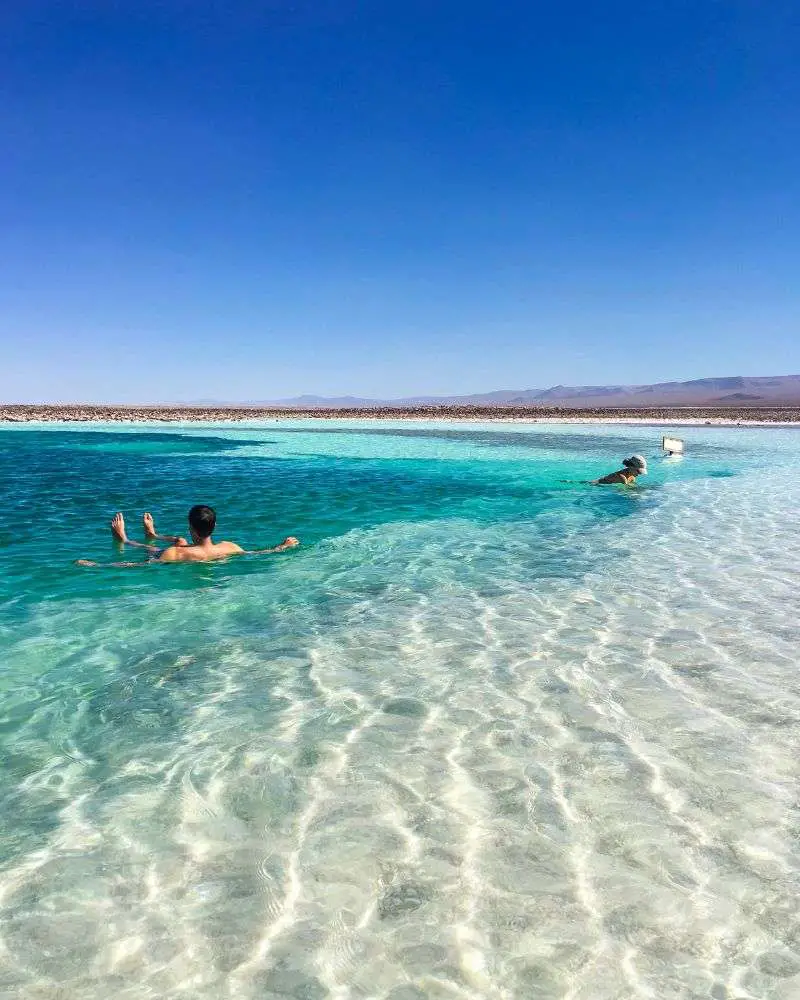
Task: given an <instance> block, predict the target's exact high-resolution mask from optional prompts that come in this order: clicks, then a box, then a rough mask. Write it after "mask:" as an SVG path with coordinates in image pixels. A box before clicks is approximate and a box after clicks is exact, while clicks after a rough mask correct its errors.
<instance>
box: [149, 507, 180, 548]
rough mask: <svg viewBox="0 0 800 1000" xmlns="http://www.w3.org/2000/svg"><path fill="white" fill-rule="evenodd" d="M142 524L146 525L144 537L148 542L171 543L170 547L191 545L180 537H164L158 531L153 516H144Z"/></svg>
mask: <svg viewBox="0 0 800 1000" xmlns="http://www.w3.org/2000/svg"><path fill="white" fill-rule="evenodd" d="M142 524H143V525H144V537H145V538H147V539H148V541H152V540H154V539H155V540H157V541H159V542H169V544H170V545H188V544H189V543H188V542H187V541H186V539H185V538H182V537H181V536H180V535H162V534H160V533H159V532H158V531H156V526H155V522H154V521H153V515H152V514H149V513H146V514H142Z"/></svg>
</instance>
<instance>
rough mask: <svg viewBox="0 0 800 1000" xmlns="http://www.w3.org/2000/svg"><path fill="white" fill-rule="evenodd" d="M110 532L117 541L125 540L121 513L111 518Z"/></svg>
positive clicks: (123, 519) (126, 537) (126, 539)
mask: <svg viewBox="0 0 800 1000" xmlns="http://www.w3.org/2000/svg"><path fill="white" fill-rule="evenodd" d="M111 534H112V535H113V536H114V538H116V540H117V541H118V542H127V541H128V536H127V535H126V534H125V518H124V517H123V516H122V514H115V515H114V516H113V517H112V519H111Z"/></svg>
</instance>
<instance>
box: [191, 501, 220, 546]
mask: <svg viewBox="0 0 800 1000" xmlns="http://www.w3.org/2000/svg"><path fill="white" fill-rule="evenodd" d="M216 524H217V515H216V512H215V511H214V508H213V507H207V506H206V505H205V504H204V503H198V504H195V505H194V507H192V509H191V510H190V511H189V528H190V530H191V532H192V537H193V538H194V540H195V541H196V542H202V541H203V540H204V539H205V538H209V537H210V536H211V533H212V532H213V530H214V528H215V527H216Z"/></svg>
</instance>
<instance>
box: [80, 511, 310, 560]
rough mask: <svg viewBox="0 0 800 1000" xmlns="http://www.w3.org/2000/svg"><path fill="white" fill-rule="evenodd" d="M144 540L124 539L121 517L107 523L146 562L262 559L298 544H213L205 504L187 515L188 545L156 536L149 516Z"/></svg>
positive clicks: (213, 519) (211, 514)
mask: <svg viewBox="0 0 800 1000" xmlns="http://www.w3.org/2000/svg"><path fill="white" fill-rule="evenodd" d="M142 524H143V525H144V533H145V537H146V538H147V539H148V541H147V542H135V541H133V540H132V539H130V538H128V535H127V532H126V530H125V518H124V517H123V516H122V514H115V515H114V517H113V519H112V521H111V533H112V535H113V536H114V538H115V539H116V540H117V541H118V542H119V543H120V544H121V545H132V546H133V547H134V548H138V549H146V550H147V551H148V552H150V553H151V556H152V558H151V559H150V560H149V561H150V562H159V563H176V562H212V561H214V560H217V559H227V557H228V556H239V555H266V554H267V553H271V552H285V551H286V550H287V549H294V548H296V547H297V546H298V545H299V544H300V542H299V541H298V540H297V539H296V538H294V537H293V536H291V535H290V536H289V537H288V538H284V540H283V541H282V542H281V543H280V545H275V546H273V547H272V548H270V549H249V550H248V549H243V548H242V547H241V546H240V545H237V544H236V542H215V541H214V540H213V538H212V537H211V535H212V533H213V531H214V528H215V527H216V524H217V514H216V511H215V510H214V509H213V507H207V506H206V505H205V504H196V505H195V506H194V507H192V509H191V510H190V511H189V533H190V535H191V537H192V541H191V542H187V541H186V539H185V538H181V537H180V536H179V535H160V534H159V533H158V532H157V531H156V526H155V523H154V522H153V515H152V514H144V516H143V517H142ZM154 541H162V542H169V546H168V547H167V548H166V549H163V550H162V549H159V548H158V546H157V545H153V544H152V543H153V542H154ZM78 565H79V566H99V565H100V563H96V562H93V561H92V560H90V559H79V560H78ZM108 565H110V566H145V565H147V564H146V563H135V562H122V563H120V562H117V563H109V564H108Z"/></svg>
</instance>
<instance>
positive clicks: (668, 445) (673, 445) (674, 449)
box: [661, 437, 683, 455]
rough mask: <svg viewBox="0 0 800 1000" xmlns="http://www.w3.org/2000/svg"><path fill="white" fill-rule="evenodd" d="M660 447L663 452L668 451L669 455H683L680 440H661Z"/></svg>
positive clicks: (663, 438)
mask: <svg viewBox="0 0 800 1000" xmlns="http://www.w3.org/2000/svg"><path fill="white" fill-rule="evenodd" d="M661 447H662V448H663V449H664V451H668V452H669V453H670V455H682V454H683V441H681V439H680V438H668V437H662V438H661Z"/></svg>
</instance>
